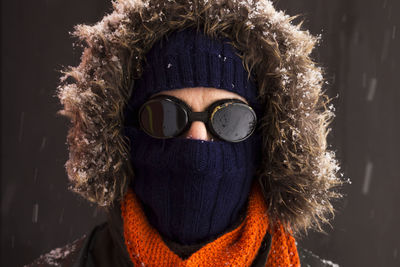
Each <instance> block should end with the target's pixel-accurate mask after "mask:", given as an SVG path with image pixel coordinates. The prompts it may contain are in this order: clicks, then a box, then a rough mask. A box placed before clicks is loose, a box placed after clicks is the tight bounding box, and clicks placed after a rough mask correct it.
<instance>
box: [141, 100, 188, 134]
mask: <svg viewBox="0 0 400 267" xmlns="http://www.w3.org/2000/svg"><path fill="white" fill-rule="evenodd" d="M139 117H140V125H141V126H142V129H143V130H144V131H145V132H146V133H147V134H149V135H151V136H153V137H157V138H168V137H174V136H176V135H178V134H179V132H180V131H182V129H183V128H184V127H185V125H186V122H187V116H186V112H185V110H184V109H183V108H181V107H180V106H179V105H178V104H177V103H175V102H172V101H170V100H167V99H159V100H150V101H149V102H147V103H146V104H145V105H144V106H143V107H142V108H141V109H140V114H139Z"/></svg>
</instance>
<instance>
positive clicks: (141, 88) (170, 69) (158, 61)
mask: <svg viewBox="0 0 400 267" xmlns="http://www.w3.org/2000/svg"><path fill="white" fill-rule="evenodd" d="M236 53H239V51H238V50H237V49H235V48H234V47H233V46H232V45H231V44H230V43H229V39H227V38H224V39H212V38H210V37H209V36H207V35H205V34H203V33H202V32H197V31H196V29H194V28H186V29H184V30H179V31H175V32H172V33H171V34H169V35H168V36H164V38H162V39H161V40H159V41H158V42H156V43H155V44H154V45H153V47H152V48H151V49H150V50H149V51H148V52H147V54H146V63H145V66H144V69H143V74H142V76H141V77H140V79H138V80H136V81H134V92H133V97H132V98H131V99H130V102H129V109H130V110H129V111H127V113H128V114H127V116H126V117H127V119H129V117H130V115H131V114H132V113H135V112H136V111H137V110H138V109H139V107H140V105H141V104H143V103H144V102H145V101H146V100H147V99H148V98H149V97H150V96H151V95H153V94H155V93H158V92H160V91H165V90H173V89H181V88H188V87H213V88H217V89H224V90H227V91H230V92H234V93H237V94H238V95H240V96H242V97H244V98H245V99H246V100H247V101H248V102H249V104H250V105H251V106H252V107H253V109H254V110H255V111H256V113H257V115H259V116H261V113H260V106H259V104H258V101H257V99H256V97H257V95H258V90H257V86H256V84H255V80H254V77H253V75H252V76H250V78H249V77H248V76H249V74H248V72H247V71H246V70H245V69H244V67H243V63H242V60H241V58H240V57H239V56H238V55H237V54H236ZM130 111H131V112H130ZM129 113H131V114H129Z"/></svg>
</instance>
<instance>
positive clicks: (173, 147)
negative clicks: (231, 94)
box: [126, 128, 261, 245]
mask: <svg viewBox="0 0 400 267" xmlns="http://www.w3.org/2000/svg"><path fill="white" fill-rule="evenodd" d="M126 134H127V136H130V137H131V139H132V143H131V145H132V147H131V156H132V157H131V160H132V166H133V168H134V172H135V177H134V179H133V184H132V188H133V189H134V192H135V194H137V196H138V197H139V199H140V200H141V201H142V204H143V206H144V211H145V213H146V216H147V218H148V220H149V222H150V224H151V225H152V226H154V227H155V228H156V229H157V230H158V231H159V232H160V233H161V234H162V235H163V236H166V237H167V238H169V239H170V240H173V241H175V242H177V243H180V244H187V245H190V244H197V243H200V242H203V241H207V240H209V239H212V238H214V237H215V236H218V235H219V234H220V233H222V232H223V231H224V230H225V229H227V228H228V227H229V226H230V225H232V224H233V223H234V222H236V221H237V219H238V216H239V212H240V210H241V209H242V208H244V206H245V203H246V200H247V198H248V195H249V192H250V188H251V183H252V180H253V177H254V174H255V170H256V167H257V166H258V162H259V159H260V158H261V155H260V153H261V151H260V138H259V136H258V135H256V134H255V135H253V136H251V137H250V138H249V139H247V140H245V141H243V142H240V143H228V142H224V141H214V142H206V141H201V140H193V139H185V138H172V139H167V140H159V139H154V138H152V137H150V136H148V135H147V134H145V133H143V132H142V131H139V130H136V129H135V128H129V129H128V128H127V129H126Z"/></svg>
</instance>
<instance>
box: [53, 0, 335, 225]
mask: <svg viewBox="0 0 400 267" xmlns="http://www.w3.org/2000/svg"><path fill="white" fill-rule="evenodd" d="M188 27H194V28H202V29H203V30H204V33H206V34H207V35H208V36H210V37H213V38H217V37H221V38H227V39H228V40H229V43H230V44H231V45H232V46H233V47H235V48H236V49H237V50H238V51H240V52H241V54H240V58H241V61H240V62H234V63H235V64H236V63H237V65H240V66H241V67H242V66H243V67H244V68H245V69H246V71H247V73H248V74H250V73H251V75H250V76H251V77H250V80H251V79H253V78H254V81H253V82H254V85H256V87H255V89H254V90H249V89H250V88H249V87H248V86H247V85H246V84H245V82H246V83H247V82H248V81H249V80H248V79H247V78H248V77H245V76H244V75H236V74H235V73H234V72H229V70H228V72H227V71H225V69H221V72H218V71H216V72H211V73H206V72H202V71H197V69H195V70H196V71H194V72H193V69H192V68H187V67H186V66H185V65H183V66H181V65H180V63H181V62H180V61H179V60H178V59H177V58H176V57H174V56H173V54H174V52H175V51H166V54H169V55H171V57H170V58H169V60H171V61H168V62H160V61H159V60H158V59H159V57H158V56H157V55H155V57H154V58H153V59H152V61H153V62H158V63H156V64H154V66H155V67H156V68H158V66H160V68H162V71H164V72H166V73H168V75H160V73H161V74H162V72H160V71H157V73H158V75H154V70H153V71H151V72H147V71H146V64H145V63H146V62H145V59H146V57H147V56H148V55H149V49H150V48H151V47H153V45H154V44H155V43H156V42H157V41H159V40H161V39H162V38H163V37H164V36H166V35H168V34H169V33H172V32H176V31H178V30H182V29H184V28H188ZM74 35H75V36H76V37H79V40H82V41H83V42H85V43H86V48H85V50H84V52H83V55H82V61H81V63H80V65H79V66H77V67H70V68H69V69H67V70H65V71H64V73H65V76H64V77H63V78H62V84H61V85H60V87H59V94H58V96H59V98H60V100H61V103H62V104H63V106H64V109H63V110H62V111H61V112H60V113H61V114H63V115H66V116H68V117H69V118H70V119H71V121H72V123H73V125H72V127H71V130H70V131H69V135H68V144H69V150H70V158H69V160H68V162H67V163H66V169H67V172H68V176H69V178H70V181H71V184H72V185H71V187H72V188H73V190H74V191H76V192H78V193H79V194H81V195H82V196H84V197H85V198H87V199H89V200H90V201H93V202H96V203H97V204H99V205H100V206H108V207H109V206H112V204H113V203H114V204H115V203H117V201H119V200H121V198H123V196H124V194H125V192H126V190H127V188H128V186H129V185H130V180H131V179H132V177H134V176H133V172H132V169H131V164H130V162H129V160H127V159H128V158H129V153H130V152H131V151H129V148H130V146H129V144H128V140H127V139H126V136H125V135H124V134H123V132H124V131H123V130H124V125H125V124H129V123H130V122H129V120H130V119H131V118H130V117H129V116H125V114H124V109H125V107H126V106H130V107H132V108H136V107H137V108H138V107H140V105H141V104H142V103H144V101H146V100H147V99H149V98H150V97H151V96H152V95H154V94H157V93H159V92H162V91H171V90H172V91H173V90H183V89H185V88H200V87H204V88H215V89H218V90H225V91H228V92H233V93H236V94H238V95H239V96H241V97H243V98H244V99H245V100H247V102H248V103H249V105H250V106H252V107H255V106H256V104H257V103H259V104H260V106H261V109H259V110H260V112H257V118H259V121H260V135H261V138H262V140H263V141H262V145H261V146H260V149H261V150H262V156H261V158H262V163H261V164H260V165H259V167H260V168H259V170H258V172H257V179H258V181H259V183H260V184H261V185H262V188H263V193H264V197H265V201H266V204H267V205H268V213H269V217H270V219H271V224H275V223H276V222H277V221H281V222H282V223H283V225H284V227H285V228H286V229H289V228H290V229H291V230H293V231H295V232H296V231H298V230H301V229H307V228H310V227H313V226H316V228H319V226H320V225H321V223H323V222H327V221H328V219H329V215H330V214H333V206H332V204H331V200H332V199H335V198H339V197H340V196H341V195H340V194H339V193H338V192H337V190H336V187H337V186H338V185H340V184H341V183H342V182H341V179H339V177H338V170H339V169H340V168H339V166H338V163H337V161H336V159H335V154H334V152H332V151H330V150H329V149H328V146H327V142H326V141H327V140H326V137H327V135H328V133H329V129H328V125H329V123H330V122H331V119H332V118H333V117H334V114H333V112H332V110H331V109H330V108H328V107H330V104H328V103H329V102H330V99H329V98H328V97H327V96H326V95H324V93H323V92H322V90H321V89H322V86H323V81H324V80H323V76H322V71H321V68H319V67H318V65H317V64H316V63H315V62H314V61H313V59H312V58H311V52H312V50H313V48H314V47H315V45H316V44H317V42H318V38H316V37H314V36H312V35H311V34H310V33H309V32H308V31H305V30H303V29H302V26H301V25H295V24H294V23H293V18H292V17H289V16H288V15H286V14H285V13H284V12H281V11H277V10H275V8H274V7H273V4H272V2H271V1H269V0H257V1H237V0H227V1H211V0H210V1H197V0H189V1H163V0H149V1H147V0H146V1H130V0H120V1H117V2H115V4H114V11H113V12H112V13H111V14H108V15H106V16H105V17H104V18H103V19H102V21H101V22H99V23H97V24H95V25H78V26H77V27H76V29H75V31H74ZM178 43H181V42H178ZM175 50H176V51H182V53H184V52H185V51H186V50H182V49H181V50H180V49H179V48H178V49H175ZM150 54H151V53H150ZM194 59H195V62H194V64H195V63H198V64H199V65H200V66H201V65H204V60H205V59H210V62H211V64H213V63H214V61H216V62H218V60H222V61H224V60H226V61H230V60H231V58H230V57H226V59H225V58H224V57H221V58H219V57H218V54H217V55H216V57H210V58H204V57H195V58H194ZM164 63H165V64H166V65H164ZM168 63H170V64H168ZM168 66H169V68H168ZM177 66H178V67H179V66H180V70H181V71H182V73H183V74H184V75H183V76H182V77H184V80H183V81H184V82H185V84H183V85H182V84H180V81H179V80H176V79H175V77H174V73H178V72H177V71H176V69H175V68H176V67H177ZM221 66H223V65H222V64H221ZM165 67H167V68H165ZM186 70H187V71H186ZM201 70H203V69H201ZM235 70H240V68H235ZM146 73H148V74H150V76H149V77H147V78H146V77H145V76H146V75H147V74H146ZM221 74H227V79H218V81H217V80H215V79H214V77H216V76H220V75H221ZM165 77H172V81H173V83H172V84H173V86H171V87H169V86H168V84H169V82H170V81H171V80H164V78H165ZM190 77H194V78H196V79H191V78H190ZM206 77H208V78H210V79H209V81H208V82H207V84H202V83H196V84H195V83H194V82H195V81H200V80H203V79H204V78H206ZM232 77H233V78H239V79H240V80H239V81H235V82H232V79H233V78H232ZM68 78H72V80H73V81H72V82H71V79H68ZM244 78H246V79H244ZM141 80H146V81H147V82H148V83H147V84H140V83H141V82H140V81H141ZM221 82H222V84H221ZM238 83H240V84H242V85H243V86H239V87H238V86H237V84H238ZM161 84H162V85H166V86H159V85H161ZM247 84H251V83H247ZM232 85H235V87H233V86H232ZM140 87H141V88H142V89H143V88H144V89H145V90H139V89H138V88H140ZM146 88H155V90H150V91H149V90H146ZM238 88H244V89H245V90H243V91H240V92H239V91H234V90H238ZM196 90H197V89H196ZM182 92H183V91H182ZM246 93H253V94H254V95H253V96H248V95H245V94H246ZM254 99H255V100H256V101H254ZM129 102H130V103H129ZM253 103H255V104H253ZM131 104H135V105H131ZM136 104H137V105H136ZM129 114H134V112H129ZM196 125H199V123H195V124H193V125H192V127H193V128H195V127H196ZM200 125H201V123H200ZM192 130H193V129H192ZM203 130H204V129H203ZM188 132H189V131H188ZM189 135H190V134H189ZM202 136H203V137H204V135H202ZM177 139H184V138H177ZM186 139H187V140H191V141H196V140H195V139H193V140H192V139H188V138H185V140H186ZM205 143H207V144H208V143H215V142H205ZM217 143H218V142H217ZM133 179H134V178H133ZM319 229H320V228H319Z"/></svg>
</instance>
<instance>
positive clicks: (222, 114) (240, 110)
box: [211, 103, 257, 142]
mask: <svg viewBox="0 0 400 267" xmlns="http://www.w3.org/2000/svg"><path fill="white" fill-rule="evenodd" d="M256 122H257V118H256V114H255V113H254V111H253V110H252V109H251V108H249V106H247V105H245V104H241V103H227V104H223V106H219V107H216V108H215V110H214V112H213V116H212V118H211V124H212V127H213V130H214V131H215V132H216V133H217V134H218V135H219V137H220V138H222V139H224V140H226V141H230V142H239V141H243V140H244V139H246V138H247V137H249V136H250V135H251V134H252V132H253V131H254V128H255V126H256Z"/></svg>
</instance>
